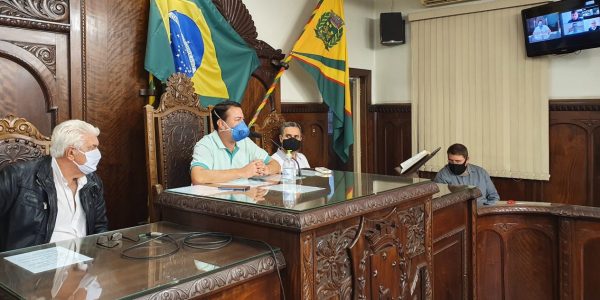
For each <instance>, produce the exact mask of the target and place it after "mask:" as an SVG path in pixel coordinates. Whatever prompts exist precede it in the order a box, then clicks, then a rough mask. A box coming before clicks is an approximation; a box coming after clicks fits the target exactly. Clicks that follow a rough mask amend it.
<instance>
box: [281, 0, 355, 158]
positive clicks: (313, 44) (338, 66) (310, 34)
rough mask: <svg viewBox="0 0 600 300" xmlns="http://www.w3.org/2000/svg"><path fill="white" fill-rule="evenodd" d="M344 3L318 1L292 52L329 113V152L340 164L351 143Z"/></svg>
mask: <svg viewBox="0 0 600 300" xmlns="http://www.w3.org/2000/svg"><path fill="white" fill-rule="evenodd" d="M346 29H347V28H346V25H345V22H344V0H321V1H319V3H318V4H317V7H316V8H315V10H314V11H313V14H312V16H311V18H310V20H309V21H308V23H307V24H306V26H305V27H304V32H303V33H302V35H301V36H300V38H299V39H298V41H296V44H295V45H294V47H293V48H292V53H291V56H292V58H293V59H295V60H296V61H298V62H299V63H300V65H301V66H302V67H303V68H304V69H305V70H306V71H308V73H309V74H310V75H311V76H312V77H313V78H314V80H315V81H316V83H317V87H318V88H319V91H320V92H321V96H322V97H323V102H325V104H327V105H328V106H329V108H330V110H331V111H332V112H333V122H332V123H333V124H332V125H333V150H334V151H335V153H336V154H337V155H338V156H339V157H340V159H341V160H342V161H343V162H346V161H347V160H348V158H349V157H350V146H351V145H352V144H353V143H354V133H353V128H352V105H351V104H352V102H351V99H350V77H349V75H350V72H349V71H348V49H347V44H346V35H347V30H346Z"/></svg>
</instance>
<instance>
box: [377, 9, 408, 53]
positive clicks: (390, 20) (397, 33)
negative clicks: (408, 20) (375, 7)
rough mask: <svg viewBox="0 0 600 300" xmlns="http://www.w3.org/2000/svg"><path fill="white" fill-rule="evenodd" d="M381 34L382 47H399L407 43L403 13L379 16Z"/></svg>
mask: <svg viewBox="0 0 600 300" xmlns="http://www.w3.org/2000/svg"><path fill="white" fill-rule="evenodd" d="M379 32H380V34H381V44H382V45H399V44H404V43H406V38H405V36H404V20H403V19H402V13H401V12H389V13H381V14H380V15H379Z"/></svg>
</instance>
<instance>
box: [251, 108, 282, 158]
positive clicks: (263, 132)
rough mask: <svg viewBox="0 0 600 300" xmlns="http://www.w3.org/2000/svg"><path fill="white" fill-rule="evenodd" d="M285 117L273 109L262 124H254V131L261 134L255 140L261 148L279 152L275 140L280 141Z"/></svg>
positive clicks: (271, 152)
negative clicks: (280, 131) (280, 132)
mask: <svg viewBox="0 0 600 300" xmlns="http://www.w3.org/2000/svg"><path fill="white" fill-rule="evenodd" d="M283 122H285V119H284V118H283V116H282V115H281V114H280V113H278V112H277V111H275V110H274V111H271V112H270V113H269V115H267V117H266V118H265V119H264V121H263V122H262V124H255V125H254V126H252V128H253V129H254V132H256V133H259V134H260V136H261V137H260V138H257V139H255V140H254V142H255V143H256V144H257V145H258V146H259V147H261V148H263V149H265V151H267V152H268V153H269V154H273V153H275V152H277V146H276V145H275V143H273V141H275V142H277V143H279V130H280V128H281V125H283Z"/></svg>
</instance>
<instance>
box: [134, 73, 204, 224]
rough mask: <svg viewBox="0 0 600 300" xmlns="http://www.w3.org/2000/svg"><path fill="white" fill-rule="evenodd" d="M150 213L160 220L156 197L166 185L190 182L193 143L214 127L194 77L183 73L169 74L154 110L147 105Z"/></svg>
mask: <svg viewBox="0 0 600 300" xmlns="http://www.w3.org/2000/svg"><path fill="white" fill-rule="evenodd" d="M144 121H145V122H144V124H145V125H144V126H145V128H146V165H147V170H148V215H149V216H150V221H155V220H157V217H158V214H157V212H155V210H154V199H155V198H156V197H157V196H158V194H160V193H161V192H162V191H163V190H164V189H167V188H175V187H181V186H186V185H190V184H191V179H190V162H191V161H192V153H193V149H194V145H195V144H196V142H198V141H199V140H200V139H201V138H202V137H203V136H204V135H206V134H208V133H209V132H210V131H211V130H212V122H211V117H210V110H209V109H206V108H202V107H200V106H199V103H198V96H197V95H196V94H195V93H194V85H193V83H192V81H191V80H190V79H189V78H188V77H186V76H185V75H184V74H181V73H175V74H173V75H172V76H171V77H169V79H168V81H167V88H166V90H165V92H164V93H163V94H162V96H161V98H160V105H159V107H158V108H157V109H156V110H155V109H154V108H153V107H152V106H151V105H146V106H145V113H144Z"/></svg>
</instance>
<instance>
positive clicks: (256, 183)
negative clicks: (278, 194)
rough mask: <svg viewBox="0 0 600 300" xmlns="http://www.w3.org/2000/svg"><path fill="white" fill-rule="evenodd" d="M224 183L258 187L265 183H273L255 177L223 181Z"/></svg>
mask: <svg viewBox="0 0 600 300" xmlns="http://www.w3.org/2000/svg"><path fill="white" fill-rule="evenodd" d="M223 184H224V185H246V186H249V187H251V188H252V187H259V186H265V185H271V184H273V182H268V181H265V180H257V179H252V178H250V179H236V180H232V181H229V182H226V183H223Z"/></svg>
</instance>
